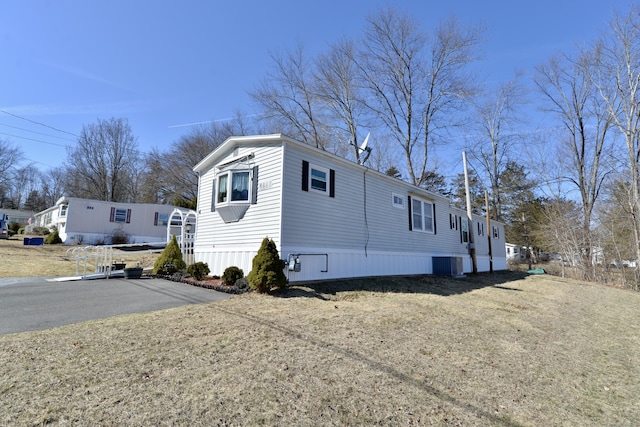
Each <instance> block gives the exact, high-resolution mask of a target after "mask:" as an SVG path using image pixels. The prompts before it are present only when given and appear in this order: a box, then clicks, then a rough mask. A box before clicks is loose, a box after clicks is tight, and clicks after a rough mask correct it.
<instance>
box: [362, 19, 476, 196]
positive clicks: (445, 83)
mask: <svg viewBox="0 0 640 427" xmlns="http://www.w3.org/2000/svg"><path fill="white" fill-rule="evenodd" d="M480 35H481V31H480V29H479V28H476V27H468V28H467V29H463V28H461V27H460V25H459V24H458V22H457V21H456V20H455V19H450V20H447V21H445V22H443V23H442V24H441V25H440V26H439V27H438V28H437V29H436V31H435V32H434V34H433V36H432V37H429V35H427V34H426V33H425V32H423V31H422V29H421V28H420V26H419V25H418V23H417V22H416V21H415V20H413V19H412V18H411V17H410V16H408V15H399V14H398V13H396V12H395V11H393V10H391V9H388V10H384V11H381V12H379V13H377V14H375V15H372V16H370V17H369V18H368V28H367V31H366V33H365V36H364V39H363V48H362V50H361V54H360V59H359V66H360V70H361V75H362V78H363V81H364V84H365V85H366V88H367V91H368V95H369V96H368V98H367V105H368V107H369V108H370V109H371V110H372V111H373V112H374V113H375V115H376V117H377V118H378V119H379V120H380V121H381V122H382V123H383V124H384V126H385V127H386V129H387V130H388V131H389V133H390V135H391V137H392V139H393V140H394V141H395V142H396V143H397V144H398V145H399V147H400V148H401V150H402V151H403V154H404V159H405V163H406V169H407V173H408V175H409V176H408V178H409V181H410V182H411V183H413V184H415V185H421V184H422V180H423V177H425V176H427V175H426V174H425V172H426V171H427V161H428V156H429V152H430V150H431V149H432V148H433V147H432V145H433V144H435V142H436V140H437V138H438V136H439V132H440V131H441V130H442V129H444V128H446V127H447V126H449V125H451V124H452V118H453V117H455V116H456V113H457V112H458V110H459V109H460V108H461V107H462V105H463V103H464V100H465V99H466V98H467V97H468V96H469V95H470V94H471V93H472V92H473V86H472V80H471V79H470V78H469V76H468V75H467V74H465V72H464V71H465V67H466V66H467V65H468V64H469V63H471V62H472V61H473V60H474V59H475V56H474V53H475V52H474V50H475V48H476V46H477V45H478V43H479V42H480Z"/></svg>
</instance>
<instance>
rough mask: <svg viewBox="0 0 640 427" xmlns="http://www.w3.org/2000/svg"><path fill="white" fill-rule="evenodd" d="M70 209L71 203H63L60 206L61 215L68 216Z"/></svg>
mask: <svg viewBox="0 0 640 427" xmlns="http://www.w3.org/2000/svg"><path fill="white" fill-rule="evenodd" d="M68 209H69V205H61V206H60V216H67V210H68Z"/></svg>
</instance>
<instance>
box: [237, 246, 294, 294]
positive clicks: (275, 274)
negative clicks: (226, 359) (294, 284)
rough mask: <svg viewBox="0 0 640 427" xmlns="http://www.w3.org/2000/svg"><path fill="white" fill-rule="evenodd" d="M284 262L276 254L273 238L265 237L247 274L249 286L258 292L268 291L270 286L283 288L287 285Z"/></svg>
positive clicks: (276, 249)
mask: <svg viewBox="0 0 640 427" xmlns="http://www.w3.org/2000/svg"><path fill="white" fill-rule="evenodd" d="M284 267H285V263H284V261H283V260H281V259H280V256H279V255H278V248H277V247H276V244H275V242H274V241H273V240H271V239H269V238H268V237H265V238H264V239H263V240H262V245H260V249H259V250H258V253H257V255H256V256H255V257H253V264H252V268H251V273H249V275H248V276H247V280H248V281H249V286H251V288H252V289H255V290H257V291H258V292H261V293H264V292H269V291H270V290H271V289H272V288H283V287H285V286H286V285H287V277H286V276H285V275H284V271H283V270H284Z"/></svg>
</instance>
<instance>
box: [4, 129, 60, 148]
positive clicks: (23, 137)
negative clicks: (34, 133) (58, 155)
mask: <svg viewBox="0 0 640 427" xmlns="http://www.w3.org/2000/svg"><path fill="white" fill-rule="evenodd" d="M0 135H5V136H10V137H13V138H20V139H26V140H27V141H33V142H40V143H42V144H49V145H55V146H57V147H64V148H68V147H69V145H63V144H56V143H55V142H48V141H43V140H41V139H34V138H27V137H26V136H19V135H12V134H10V133H5V132H0Z"/></svg>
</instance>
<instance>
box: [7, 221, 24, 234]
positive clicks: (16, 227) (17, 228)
mask: <svg viewBox="0 0 640 427" xmlns="http://www.w3.org/2000/svg"><path fill="white" fill-rule="evenodd" d="M20 229H22V224H20V223H19V222H12V223H11V225H10V226H9V230H10V231H12V232H13V234H17V233H20Z"/></svg>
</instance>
